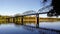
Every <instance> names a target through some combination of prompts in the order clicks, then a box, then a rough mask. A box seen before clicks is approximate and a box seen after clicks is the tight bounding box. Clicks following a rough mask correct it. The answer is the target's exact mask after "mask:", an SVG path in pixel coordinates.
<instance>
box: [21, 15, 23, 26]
mask: <svg viewBox="0 0 60 34" xmlns="http://www.w3.org/2000/svg"><path fill="white" fill-rule="evenodd" d="M21 25H23V16H21Z"/></svg>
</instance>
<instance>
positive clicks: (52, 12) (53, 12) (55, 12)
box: [47, 0, 60, 16]
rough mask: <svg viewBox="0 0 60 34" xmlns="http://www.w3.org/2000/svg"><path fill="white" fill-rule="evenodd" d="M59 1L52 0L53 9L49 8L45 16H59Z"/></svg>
mask: <svg viewBox="0 0 60 34" xmlns="http://www.w3.org/2000/svg"><path fill="white" fill-rule="evenodd" d="M59 3H60V1H59V0H52V4H51V5H52V6H53V10H50V11H49V12H48V13H47V16H59V15H60V4H59Z"/></svg>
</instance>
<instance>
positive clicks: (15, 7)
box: [0, 0, 51, 15]
mask: <svg viewBox="0 0 60 34" xmlns="http://www.w3.org/2000/svg"><path fill="white" fill-rule="evenodd" d="M50 1H51V0H48V2H46V3H45V5H49V4H50V3H51V2H50ZM42 2H43V0H0V14H1V15H14V14H17V13H23V12H25V11H28V10H34V11H38V10H39V9H40V8H41V7H43V5H44V4H43V3H42Z"/></svg>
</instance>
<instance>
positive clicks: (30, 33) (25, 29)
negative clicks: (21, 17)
mask: <svg viewBox="0 0 60 34" xmlns="http://www.w3.org/2000/svg"><path fill="white" fill-rule="evenodd" d="M0 34H59V32H56V31H50V30H44V29H39V28H34V27H31V26H25V25H16V24H13V23H10V24H1V25H0Z"/></svg>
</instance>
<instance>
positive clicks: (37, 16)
mask: <svg viewBox="0 0 60 34" xmlns="http://www.w3.org/2000/svg"><path fill="white" fill-rule="evenodd" d="M36 18H37V24H36V27H37V28H39V14H36Z"/></svg>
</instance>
